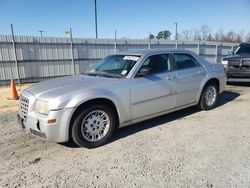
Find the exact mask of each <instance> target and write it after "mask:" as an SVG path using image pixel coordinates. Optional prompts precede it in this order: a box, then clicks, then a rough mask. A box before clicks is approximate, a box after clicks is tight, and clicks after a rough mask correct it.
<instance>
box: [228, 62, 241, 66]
mask: <svg viewBox="0 0 250 188" xmlns="http://www.w3.org/2000/svg"><path fill="white" fill-rule="evenodd" d="M239 65H240V61H237V60H233V61H229V62H228V66H233V67H239Z"/></svg>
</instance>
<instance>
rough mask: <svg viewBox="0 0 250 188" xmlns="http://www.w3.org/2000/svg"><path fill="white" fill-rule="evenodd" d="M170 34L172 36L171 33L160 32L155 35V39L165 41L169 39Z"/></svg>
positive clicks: (166, 31)
mask: <svg viewBox="0 0 250 188" xmlns="http://www.w3.org/2000/svg"><path fill="white" fill-rule="evenodd" d="M171 34H172V33H171V32H170V31H169V30H164V31H160V32H159V33H158V34H157V36H156V38H157V39H164V40H166V39H169V38H170V36H171Z"/></svg>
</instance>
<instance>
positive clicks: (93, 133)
mask: <svg viewBox="0 0 250 188" xmlns="http://www.w3.org/2000/svg"><path fill="white" fill-rule="evenodd" d="M109 128H110V119H109V116H108V114H107V113H106V112H104V111H102V110H94V111H91V112H90V113H88V114H87V115H86V116H85V118H84V119H83V121H82V125H81V133H82V136H83V138H84V139H85V140H87V141H89V142H97V141H99V140H101V139H102V138H103V137H104V136H105V135H106V134H107V132H108V131H109Z"/></svg>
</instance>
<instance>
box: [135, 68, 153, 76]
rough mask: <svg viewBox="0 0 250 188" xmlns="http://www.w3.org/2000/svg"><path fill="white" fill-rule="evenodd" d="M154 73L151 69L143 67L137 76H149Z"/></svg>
mask: <svg viewBox="0 0 250 188" xmlns="http://www.w3.org/2000/svg"><path fill="white" fill-rule="evenodd" d="M152 72H153V69H152V68H151V67H142V68H141V69H140V70H139V72H138V73H137V76H139V77H142V76H147V75H149V74H151V73H152Z"/></svg>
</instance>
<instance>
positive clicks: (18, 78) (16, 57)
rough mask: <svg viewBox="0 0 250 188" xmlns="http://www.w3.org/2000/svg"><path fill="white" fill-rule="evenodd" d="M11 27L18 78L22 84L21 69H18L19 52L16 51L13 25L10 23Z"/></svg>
mask: <svg viewBox="0 0 250 188" xmlns="http://www.w3.org/2000/svg"><path fill="white" fill-rule="evenodd" d="M10 27H11V35H12V45H13V53H14V58H15V63H16V72H17V79H18V84H19V85H20V84H21V82H20V73H19V69H18V62H17V53H16V43H15V37H14V29H13V25H12V24H10ZM12 77H13V76H12Z"/></svg>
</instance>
